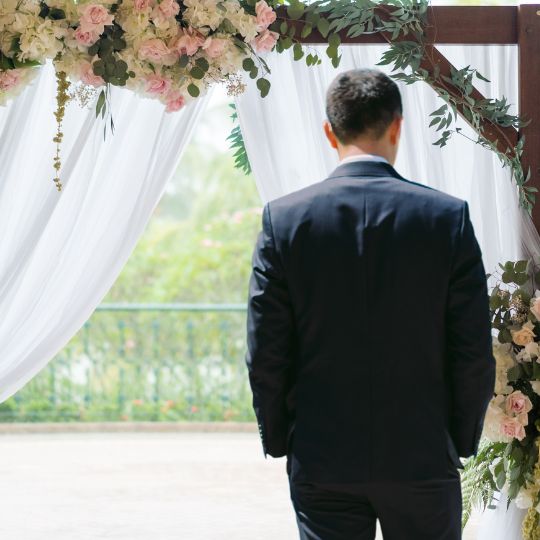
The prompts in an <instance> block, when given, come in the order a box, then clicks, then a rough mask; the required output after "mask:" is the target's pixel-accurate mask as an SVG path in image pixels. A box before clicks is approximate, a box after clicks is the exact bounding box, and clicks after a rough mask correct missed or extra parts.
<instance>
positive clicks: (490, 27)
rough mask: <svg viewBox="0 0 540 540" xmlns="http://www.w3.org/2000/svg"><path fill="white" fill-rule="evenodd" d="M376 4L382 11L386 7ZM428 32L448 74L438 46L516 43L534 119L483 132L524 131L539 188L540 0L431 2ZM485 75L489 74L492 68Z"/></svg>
mask: <svg viewBox="0 0 540 540" xmlns="http://www.w3.org/2000/svg"><path fill="white" fill-rule="evenodd" d="M389 7H391V6H389ZM378 9H380V10H381V12H382V13H384V11H385V6H384V5H382V6H381V7H380V8H378ZM281 17H282V18H284V19H285V18H287V16H286V13H285V11H284V10H283V8H280V10H278V18H281ZM295 24H297V25H298V26H301V25H303V24H304V23H303V21H301V20H300V21H296V22H295ZM299 33H300V32H298V33H297V35H298V34H299ZM426 37H427V43H428V47H429V50H430V56H431V59H432V61H433V60H434V61H435V63H436V64H438V66H439V69H440V72H441V73H442V74H445V75H448V76H449V75H450V68H451V67H452V65H451V63H450V62H449V61H448V60H447V59H446V57H444V56H443V55H442V54H441V53H440V52H439V51H438V50H437V48H436V45H447V44H448V45H450V44H453V45H457V44H462V45H517V46H518V48H519V114H520V116H522V117H523V118H525V119H526V120H530V123H529V125H528V126H526V127H524V128H522V129H521V130H519V131H518V130H516V129H515V128H513V127H500V126H495V125H493V124H492V125H485V126H484V130H485V131H484V136H485V137H486V138H487V139H489V140H490V141H492V142H495V141H506V142H507V143H510V146H512V147H513V146H515V145H516V143H517V141H518V140H519V138H520V137H522V136H525V137H526V144H525V150H524V153H523V156H522V164H523V168H524V170H525V171H527V170H528V169H529V168H530V171H531V178H530V181H529V184H528V185H530V186H534V187H536V188H537V189H538V190H539V192H540V3H539V4H532V5H531V4H527V5H520V6H430V7H429V9H428V25H427V36H426ZM402 39H403V38H402ZM341 40H342V43H343V44H345V45H347V44H349V45H352V44H358V43H364V44H382V43H388V42H391V37H390V35H385V33H382V32H378V33H373V34H364V35H360V36H358V37H355V38H349V37H347V35H346V31H343V32H342V33H341ZM300 41H301V42H303V43H304V44H306V45H308V44H310V45H318V44H324V43H326V40H325V38H324V37H323V36H322V35H321V34H320V33H319V32H317V31H313V33H312V34H310V35H309V36H308V37H307V38H305V39H300ZM433 66H434V64H433V63H432V62H429V63H428V62H424V63H423V64H422V67H423V68H424V69H426V70H428V71H429V72H430V73H432V72H433ZM473 67H474V66H473ZM486 75H487V76H489V73H488V74H486ZM472 95H473V97H475V98H477V99H481V98H482V94H481V93H480V92H479V91H478V90H476V89H475V90H474V93H473V94H472ZM507 147H508V144H503V143H502V142H501V143H500V148H501V149H502V150H503V151H504V150H505V149H506V148H507ZM532 218H533V222H534V225H535V227H536V229H537V230H538V231H539V232H540V197H537V202H536V204H535V205H534V208H533V211H532Z"/></svg>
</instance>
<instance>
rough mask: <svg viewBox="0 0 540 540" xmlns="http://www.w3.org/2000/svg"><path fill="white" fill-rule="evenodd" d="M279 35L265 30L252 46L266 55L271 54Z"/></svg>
mask: <svg viewBox="0 0 540 540" xmlns="http://www.w3.org/2000/svg"><path fill="white" fill-rule="evenodd" d="M278 37H279V34H278V33H277V32H272V31H270V30H265V31H264V32H263V33H262V34H259V35H258V36H257V37H256V38H255V39H254V40H253V41H252V42H251V45H253V47H254V48H255V50H256V51H257V52H260V53H264V52H270V51H271V50H272V49H273V48H274V46H275V44H276V42H277V40H278Z"/></svg>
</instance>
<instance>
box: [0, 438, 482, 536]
mask: <svg viewBox="0 0 540 540" xmlns="http://www.w3.org/2000/svg"><path fill="white" fill-rule="evenodd" d="M0 455H2V460H1V461H0V477H1V478H2V482H1V483H0V507H1V508H2V519H1V520H0V538H5V539H10V540H100V539H110V540H294V539H296V538H297V537H298V536H297V532H296V525H295V520H294V514H293V511H292V508H291V506H290V503H289V494H288V485H287V480H286V474H285V463H284V461H283V460H273V459H268V460H265V459H264V458H263V455H262V451H261V447H260V443H259V440H258V436H257V434H256V433H200V434H198V433H169V434H167V433H152V434H148V433H144V434H142V433H140V434H130V433H124V434H121V433H109V434H57V435H2V436H0ZM474 526H475V524H474V523H472V527H470V528H469V529H468V530H467V532H466V534H465V536H464V540H474V539H475V530H474ZM378 540H380V539H378Z"/></svg>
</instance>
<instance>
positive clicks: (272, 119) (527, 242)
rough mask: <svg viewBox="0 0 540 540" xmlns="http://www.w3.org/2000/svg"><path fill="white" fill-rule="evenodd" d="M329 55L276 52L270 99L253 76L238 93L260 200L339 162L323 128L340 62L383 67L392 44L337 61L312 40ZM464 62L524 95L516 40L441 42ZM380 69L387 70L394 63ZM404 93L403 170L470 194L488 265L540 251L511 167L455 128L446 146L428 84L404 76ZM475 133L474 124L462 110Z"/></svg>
mask: <svg viewBox="0 0 540 540" xmlns="http://www.w3.org/2000/svg"><path fill="white" fill-rule="evenodd" d="M313 48H314V49H316V52H317V53H318V54H319V56H320V57H321V58H322V59H323V63H322V65H320V66H317V67H315V68H308V67H307V66H306V65H305V63H304V62H294V61H293V59H292V55H291V54H287V53H284V54H281V55H278V54H270V55H268V58H267V61H268V63H269V65H270V68H271V70H272V74H271V80H272V89H271V91H270V95H269V96H268V97H266V98H265V99H264V100H261V99H260V98H259V96H258V90H257V88H256V87H255V85H254V83H253V82H252V81H249V82H248V83H247V84H248V89H247V91H246V93H245V94H243V95H241V96H239V97H238V98H237V108H238V116H239V122H240V126H241V129H242V133H243V135H244V139H245V144H246V149H247V152H248V155H249V159H250V161H251V164H252V167H253V173H254V176H255V180H256V183H257V187H258V189H259V192H260V194H261V198H262V199H263V202H267V201H269V200H272V199H275V198H277V197H280V196H282V195H285V194H287V193H290V192H292V191H295V190H297V189H301V188H302V187H305V186H307V185H309V184H312V183H315V182H318V181H321V180H323V179H324V178H325V176H326V175H327V174H328V173H329V172H330V171H331V170H332V169H333V168H334V167H335V166H336V165H337V156H336V155H335V154H334V152H333V151H332V150H331V148H330V147H329V145H328V144H327V142H326V140H325V138H324V134H323V131H322V127H321V126H322V122H323V120H324V118H325V112H324V103H325V94H326V89H327V88H328V85H329V84H330V82H331V81H332V80H333V78H334V77H335V76H336V75H337V73H338V72H339V71H344V70H347V69H352V68H359V67H376V64H377V62H379V60H380V58H381V56H382V53H383V51H384V50H385V48H386V47H385V46H382V45H381V46H379V45H368V46H348V47H344V48H343V58H342V63H341V66H340V67H339V68H338V70H336V69H334V68H333V67H332V65H331V64H330V61H329V60H328V59H327V58H326V57H325V52H324V47H313ZM440 49H441V52H442V53H443V54H445V55H446V56H447V57H448V58H449V60H450V61H451V62H453V63H454V65H455V66H456V67H457V68H461V67H463V66H466V65H471V66H473V67H475V68H477V69H478V70H479V71H480V72H481V73H482V74H483V75H485V76H486V77H487V78H488V79H490V80H491V83H489V84H488V83H484V82H483V81H481V80H478V81H477V87H478V88H479V89H480V91H482V92H483V93H484V95H486V96H487V97H501V96H502V95H505V96H506V97H507V98H508V100H509V102H510V103H514V104H516V103H518V87H517V80H518V78H517V62H518V59H517V49H516V48H515V47H512V46H489V47H487V46H475V47H462V46H445V47H440ZM380 69H382V70H383V71H386V72H390V69H389V68H388V67H387V66H381V67H380ZM398 84H399V86H400V89H401V92H402V96H403V105H404V124H403V136H402V142H401V148H400V151H399V155H398V160H397V163H396V168H397V170H398V171H399V172H400V173H401V174H402V175H403V176H405V177H406V178H410V179H411V180H415V181H417V182H420V183H422V184H425V185H428V186H431V187H434V188H437V189H440V190H442V191H445V192H447V193H450V194H452V195H455V196H457V197H460V198H462V199H465V200H467V201H468V202H469V204H470V209H471V218H472V221H473V223H474V226H475V230H476V234H477V236H478V239H479V242H480V245H481V246H482V251H483V254H484V262H485V265H486V268H487V269H488V271H492V270H494V269H495V268H496V265H497V263H498V262H500V261H504V260H509V259H517V258H520V257H521V256H523V255H534V256H538V255H540V239H539V237H538V233H537V232H536V229H535V228H534V226H533V225H532V222H531V220H530V218H529V217H528V216H527V215H525V213H524V212H522V211H521V210H520V209H519V207H518V201H517V193H516V189H515V186H513V185H512V184H511V183H510V181H509V172H508V171H507V170H505V169H503V168H502V166H501V164H500V162H499V160H498V158H497V157H496V156H495V155H494V154H493V153H492V152H490V151H488V150H486V149H484V148H481V147H480V146H478V145H475V144H473V143H472V142H470V141H468V140H466V139H465V137H462V136H459V135H455V136H454V137H453V139H452V140H451V141H450V142H449V144H448V145H447V146H446V147H444V148H443V149H440V148H439V147H435V146H433V144H432V143H433V142H434V141H435V140H437V138H438V136H437V134H436V133H435V132H434V131H433V130H432V129H430V128H428V125H429V121H430V117H429V115H430V113H431V112H433V111H435V110H436V109H438V108H439V107H440V105H441V103H442V102H441V100H440V99H439V98H437V96H436V94H435V92H434V91H433V90H432V89H431V88H430V87H429V86H428V85H425V84H421V83H416V84H414V85H409V86H406V85H404V84H401V83H398ZM458 126H459V127H461V128H462V129H463V133H464V134H465V135H467V136H469V137H473V138H474V137H475V136H474V132H473V131H472V129H471V128H469V126H468V125H466V124H465V122H464V121H462V120H461V119H459V122H458Z"/></svg>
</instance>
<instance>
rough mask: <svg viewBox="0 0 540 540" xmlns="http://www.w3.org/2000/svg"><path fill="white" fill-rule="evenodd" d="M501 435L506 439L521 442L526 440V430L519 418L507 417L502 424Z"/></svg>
mask: <svg viewBox="0 0 540 540" xmlns="http://www.w3.org/2000/svg"><path fill="white" fill-rule="evenodd" d="M501 433H502V434H503V435H505V436H506V437H511V438H512V439H517V440H518V441H521V440H523V439H524V438H525V428H524V427H523V424H521V423H520V422H519V421H518V419H517V418H510V417H509V416H505V417H504V418H503V420H502V422H501Z"/></svg>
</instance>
